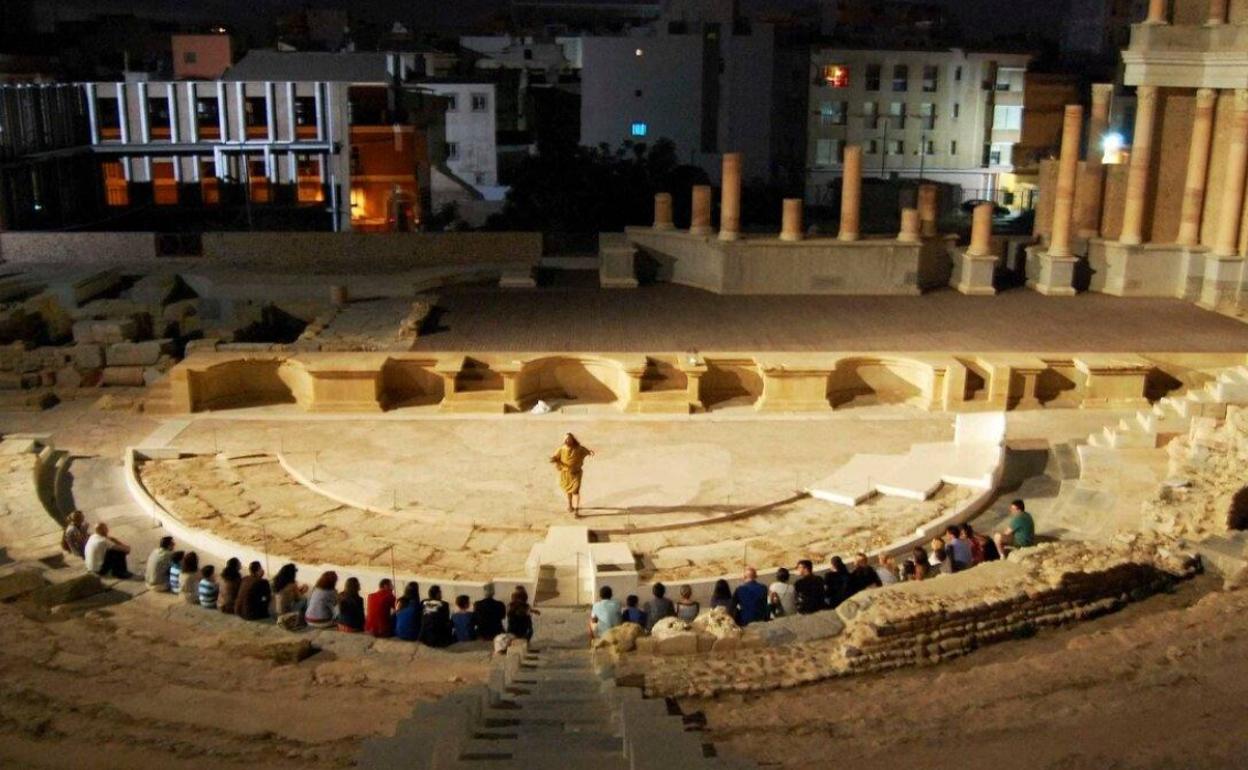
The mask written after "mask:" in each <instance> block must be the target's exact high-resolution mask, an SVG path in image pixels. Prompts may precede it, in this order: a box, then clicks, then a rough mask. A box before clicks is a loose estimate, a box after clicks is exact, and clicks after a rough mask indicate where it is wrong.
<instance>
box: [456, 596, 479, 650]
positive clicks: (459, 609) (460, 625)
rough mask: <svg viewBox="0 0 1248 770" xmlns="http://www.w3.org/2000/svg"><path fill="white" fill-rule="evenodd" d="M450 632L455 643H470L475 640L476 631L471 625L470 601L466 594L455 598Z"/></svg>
mask: <svg viewBox="0 0 1248 770" xmlns="http://www.w3.org/2000/svg"><path fill="white" fill-rule="evenodd" d="M451 631H452V632H453V634H454V636H455V641H456V642H471V641H473V640H474V639H476V638H477V629H476V628H475V627H473V625H472V600H470V599H469V598H468V594H460V595H459V596H456V597H455V612H454V613H453V614H452V615H451Z"/></svg>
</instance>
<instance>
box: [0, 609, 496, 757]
mask: <svg viewBox="0 0 1248 770" xmlns="http://www.w3.org/2000/svg"><path fill="white" fill-rule="evenodd" d="M114 597H115V598H121V597H120V596H119V595H117V594H114ZM312 636H313V635H312V634H306V633H305V634H301V635H299V636H298V637H297V636H296V635H293V634H290V633H288V632H286V631H282V630H280V629H278V628H277V627H276V626H273V625H271V624H262V623H246V622H244V621H241V620H238V619H237V618H234V617H231V616H227V615H223V614H221V613H218V612H214V611H209V610H201V609H199V608H198V607H191V606H188V605H183V604H180V603H179V602H178V600H177V599H175V598H171V597H169V596H161V595H154V594H143V595H140V596H139V597H137V598H136V599H134V600H131V601H126V602H124V603H119V604H114V605H111V606H107V607H104V608H101V609H97V610H95V611H92V612H89V613H87V614H86V615H85V616H80V617H69V618H61V619H55V620H53V622H39V621H37V620H32V619H30V618H28V617H25V616H24V615H23V614H22V613H21V612H20V611H19V610H18V608H17V607H15V606H14V605H0V766H3V767H13V768H18V767H21V768H44V767H47V768H64V767H74V768H139V767H157V766H160V767H170V768H178V767H213V768H255V767H266V768H337V767H347V766H349V765H350V764H351V762H352V760H353V758H354V756H355V754H356V752H357V750H358V747H359V742H360V741H361V740H362V739H363V738H365V737H367V736H369V735H375V734H382V733H392V732H393V730H394V726H395V724H396V723H397V722H398V721H399V720H400V719H403V718H404V717H406V716H407V715H408V714H409V713H410V712H411V710H412V708H413V706H414V704H415V703H417V702H418V701H420V700H424V699H430V698H436V697H439V696H441V695H444V694H446V693H447V692H450V691H451V690H453V689H455V688H457V687H460V686H462V685H463V684H464V683H465V682H476V681H481V680H483V679H484V678H485V677H486V675H487V673H488V663H487V661H488V652H487V651H485V650H484V648H483V647H484V646H483V645H473V646H472V647H473V649H472V650H470V651H460V652H451V651H437V650H431V649H429V648H426V647H424V646H422V645H417V644H411V643H405V642H394V641H388V640H382V641H374V640H372V639H371V638H365V637H362V636H356V635H351V634H339V633H337V632H319V633H318V634H317V635H316V642H315V643H316V644H318V645H320V646H321V647H322V648H323V649H322V651H321V652H319V653H317V654H315V655H313V656H312V657H310V658H307V659H306V660H304V661H302V662H300V663H297V664H285V665H279V664H276V663H274V662H271V661H267V660H262V659H258V658H254V657H250V656H249V655H248V654H246V652H244V650H245V649H247V646H248V645H254V644H256V643H259V642H265V641H269V642H272V641H281V640H285V641H289V640H292V639H296V638H310V637H312Z"/></svg>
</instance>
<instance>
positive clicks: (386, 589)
mask: <svg viewBox="0 0 1248 770" xmlns="http://www.w3.org/2000/svg"><path fill="white" fill-rule="evenodd" d="M409 585H410V584H409ZM417 601H418V602H419V594H418V595H417ZM364 630H365V631H367V632H368V633H370V634H372V635H373V636H376V637H378V638H381V637H386V636H394V584H393V583H391V582H390V578H383V579H382V581H381V582H380V583H379V584H378V585H377V590H376V591H373V592H372V593H371V594H369V595H368V612H367V613H366V614H365V616H364Z"/></svg>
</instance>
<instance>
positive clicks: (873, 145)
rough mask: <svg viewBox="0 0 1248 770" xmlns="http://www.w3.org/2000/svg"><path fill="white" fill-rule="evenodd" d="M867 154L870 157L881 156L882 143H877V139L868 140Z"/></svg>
mask: <svg viewBox="0 0 1248 770" xmlns="http://www.w3.org/2000/svg"><path fill="white" fill-rule="evenodd" d="M867 154H868V155H879V154H880V143H879V142H878V141H876V140H875V139H868V140H867Z"/></svg>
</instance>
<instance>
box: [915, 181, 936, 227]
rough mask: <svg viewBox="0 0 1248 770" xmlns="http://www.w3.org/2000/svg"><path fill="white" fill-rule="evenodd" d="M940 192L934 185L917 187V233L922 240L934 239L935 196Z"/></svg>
mask: <svg viewBox="0 0 1248 770" xmlns="http://www.w3.org/2000/svg"><path fill="white" fill-rule="evenodd" d="M939 192H940V190H939V189H938V188H937V187H936V185H934V184H921V185H919V196H918V197H919V201H918V203H919V232H920V233H921V234H922V236H923V237H924V238H935V237H936V235H937V234H938V233H939V231H938V230H937V229H936V211H937V206H936V203H937V201H936V196H937V195H938V194H939Z"/></svg>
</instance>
